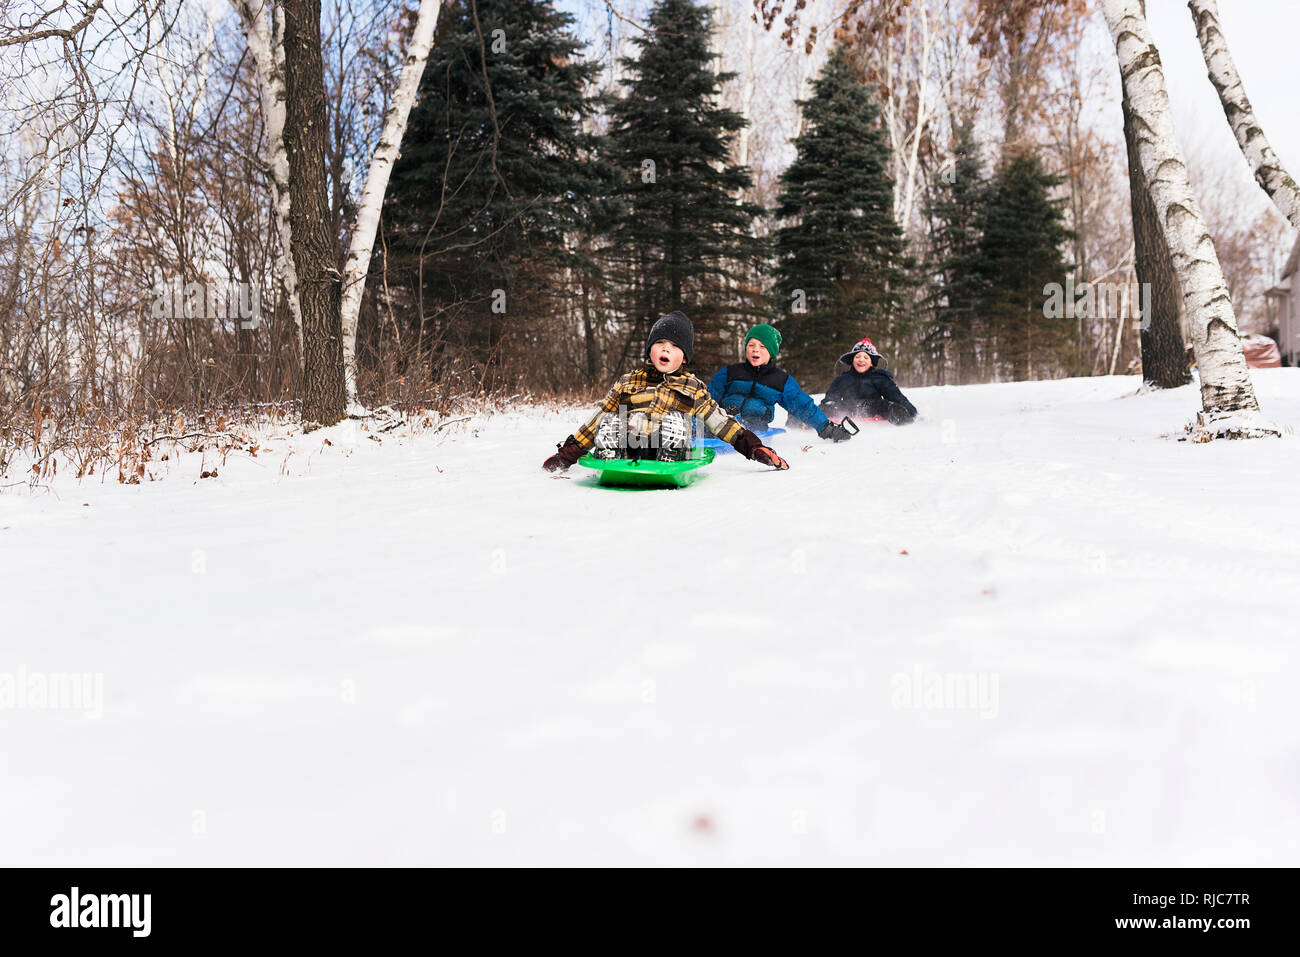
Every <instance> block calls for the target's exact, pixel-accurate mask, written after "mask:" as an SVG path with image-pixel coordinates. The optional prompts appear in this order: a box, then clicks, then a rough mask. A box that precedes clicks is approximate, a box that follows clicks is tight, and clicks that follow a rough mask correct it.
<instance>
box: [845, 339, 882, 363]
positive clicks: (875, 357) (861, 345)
mask: <svg viewBox="0 0 1300 957" xmlns="http://www.w3.org/2000/svg"><path fill="white" fill-rule="evenodd" d="M859 352H865V353H866V354H867V355H869V356H871V364H872V365H873V366H878V365H880V363H881V361H882V360H883V359H884V358H885V357H884V356H882V355H881V354H880V353H879V352H877V351H876V347H875V346H874V345H872V343H871V340H870V339H868V338H867V337H866V336H863V337H862V338H861V339H859V340H858V341H857V342H856V343H854V346H853V348H852V349H850V350H849V351H848V352H846V353H844V355H842V356H840V361H841V362H843V363H844V364H845V365H853V356H854V355H855V354H856V353H859Z"/></svg>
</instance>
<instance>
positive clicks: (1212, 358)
mask: <svg viewBox="0 0 1300 957" xmlns="http://www.w3.org/2000/svg"><path fill="white" fill-rule="evenodd" d="M1101 8H1102V11H1103V13H1104V14H1105V16H1106V24H1107V26H1108V27H1109V28H1110V33H1111V37H1112V38H1113V39H1114V41H1115V53H1116V56H1117V57H1118V59H1119V66H1120V72H1121V73H1122V74H1123V76H1124V81H1125V84H1126V86H1127V89H1128V90H1129V93H1130V102H1131V106H1132V111H1133V119H1134V126H1135V129H1136V133H1137V140H1138V155H1139V157H1140V159H1141V162H1142V170H1143V172H1144V173H1145V174H1146V178H1147V184H1148V187H1149V189H1150V190H1151V198H1152V199H1153V200H1154V201H1155V205H1156V210H1157V211H1158V213H1159V216H1160V224H1161V228H1162V229H1163V231H1164V234H1165V239H1166V241H1167V242H1168V245H1169V252H1170V255H1171V257H1172V259H1173V264H1174V272H1175V273H1176V274H1177V276H1178V284H1179V287H1180V289H1181V291H1182V296H1183V303H1184V305H1185V306H1186V308H1187V316H1188V325H1189V326H1190V330H1191V342H1192V349H1193V352H1194V354H1195V356H1196V366H1197V370H1198V374H1199V377H1200V382H1201V406H1202V412H1201V414H1200V415H1199V416H1198V422H1199V425H1200V431H1199V432H1198V435H1197V437H1198V438H1213V437H1214V436H1215V435H1230V436H1237V437H1240V436H1248V435H1261V434H1278V432H1277V429H1276V427H1274V426H1271V425H1268V424H1265V423H1262V422H1261V420H1260V419H1259V417H1258V412H1259V403H1258V402H1257V401H1256V399H1255V390H1254V386H1253V385H1252V383H1251V380H1250V373H1249V371H1248V370H1247V368H1246V359H1245V357H1244V356H1243V355H1242V351H1241V340H1240V338H1239V337H1238V334H1237V319H1236V316H1235V315H1234V313H1233V309H1232V300H1231V298H1230V296H1229V295H1228V287H1227V285H1226V283H1225V282H1224V279H1223V270H1222V268H1220V266H1219V258H1218V255H1217V254H1216V253H1215V251H1214V240H1213V239H1211V238H1210V234H1209V232H1208V231H1207V230H1206V228H1205V223H1204V220H1203V219H1202V217H1201V209H1200V205H1199V204H1198V203H1197V201H1196V196H1195V195H1194V194H1193V193H1192V187H1191V183H1190V182H1189V181H1188V178H1187V166H1186V164H1185V163H1184V162H1183V157H1182V152H1181V150H1180V149H1179V147H1178V140H1177V139H1176V137H1175V136H1174V125H1173V118H1172V114H1171V110H1170V104H1169V94H1168V92H1167V90H1166V88H1165V77H1164V71H1163V70H1162V68H1161V66H1160V55H1159V51H1157V50H1156V46H1155V42H1154V41H1153V40H1152V38H1151V32H1150V30H1149V28H1148V26H1147V21H1146V17H1145V15H1144V14H1143V12H1142V3H1141V0H1101Z"/></svg>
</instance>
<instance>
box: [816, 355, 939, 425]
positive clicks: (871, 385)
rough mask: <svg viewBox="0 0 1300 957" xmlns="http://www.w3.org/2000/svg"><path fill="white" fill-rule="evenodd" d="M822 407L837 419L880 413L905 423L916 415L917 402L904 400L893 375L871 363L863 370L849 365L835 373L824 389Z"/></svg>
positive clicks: (868, 416) (901, 423) (904, 397)
mask: <svg viewBox="0 0 1300 957" xmlns="http://www.w3.org/2000/svg"><path fill="white" fill-rule="evenodd" d="M822 410H823V411H824V412H825V413H826V414H827V415H829V416H830V417H831V418H832V419H835V420H837V421H838V420H839V419H840V417H841V416H845V415H847V416H849V417H851V418H861V419H869V418H871V416H873V415H879V416H883V417H884V418H886V419H888V420H889V421H890V422H893V423H894V424H895V425H904V424H906V423H908V422H911V421H912V420H913V419H915V418H916V406H914V405H912V403H910V402H908V401H907V397H906V396H905V395H903V393H902V391H901V390H900V389H899V388H898V384H897V383H896V382H894V377H893V375H892V374H890V373H889V372H888V371H887V370H885V369H877V368H875V367H874V366H873V367H871V368H870V369H868V370H867V371H866V372H858V371H857V370H855V369H850V370H849V371H848V372H842V373H840V374H839V375H838V376H836V377H835V381H834V382H832V383H831V387H830V388H829V389H827V390H826V398H825V399H823V400H822Z"/></svg>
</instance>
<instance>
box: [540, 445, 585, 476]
mask: <svg viewBox="0 0 1300 957" xmlns="http://www.w3.org/2000/svg"><path fill="white" fill-rule="evenodd" d="M555 447H556V449H558V450H559V451H557V452H556V453H555V454H554V455H552V456H551V457H550V458H549V459H547V460H546V461H545V462H543V463H542V468H544V469H546V471H548V472H562V471H564V470H565V469H567V468H568V467H569V466H570V465H573V464H574V463H575V462H577V461H578V459H580V458H582V446H581V445H579V444H578V440H577V439H575V438H574V437H573V436H569V437H568V438H567V439H565V440H564V441H563V442H561V443H559V444H558V445H556V446H555Z"/></svg>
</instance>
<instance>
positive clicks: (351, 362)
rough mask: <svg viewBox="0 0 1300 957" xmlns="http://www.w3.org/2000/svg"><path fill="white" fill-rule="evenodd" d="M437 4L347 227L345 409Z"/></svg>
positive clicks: (430, 0) (425, 19) (421, 30)
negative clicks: (379, 232)
mask: <svg viewBox="0 0 1300 957" xmlns="http://www.w3.org/2000/svg"><path fill="white" fill-rule="evenodd" d="M441 8H442V0H421V2H420V13H419V17H418V18H417V19H416V21H415V30H414V32H413V33H412V34H411V43H410V46H409V47H408V48H407V51H406V62H405V64H404V65H403V67H402V78H401V79H400V80H399V81H398V83H397V90H396V91H395V92H394V93H393V102H392V103H390V104H389V106H388V111H387V112H386V113H385V114H384V128H383V131H382V132H381V133H380V134H379V145H378V146H376V147H375V155H374V157H372V158H371V160H370V170H369V172H367V173H366V185H365V186H364V187H362V190H361V204H360V206H359V208H358V209H357V221H356V225H355V226H353V227H352V240H351V242H350V243H349V245H348V256H347V261H346V262H345V263H344V265H343V301H342V306H341V309H342V317H343V370H344V376H345V377H346V385H347V396H348V404H349V405H354V404H355V403H356V401H357V317H358V316H360V314H361V294H362V293H363V292H365V289H366V274H367V273H368V272H369V270H370V256H371V253H372V251H373V250H374V248H375V230H376V228H377V227H378V226H379V211H380V208H381V207H382V206H383V202H384V193H385V192H387V191H388V178H389V176H391V175H392V172H393V164H394V163H395V162H396V161H397V156H398V151H399V147H400V146H401V144H402V135H403V134H404V133H405V132H406V121H407V119H408V118H409V117H410V115H411V104H413V103H414V102H415V94H416V90H417V89H418V88H419V86H420V77H421V76H423V75H424V64H425V63H426V62H427V61H428V59H429V48H430V47H431V46H432V45H433V30H434V27H435V26H437V24H438V11H439V10H440V9H441Z"/></svg>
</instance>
